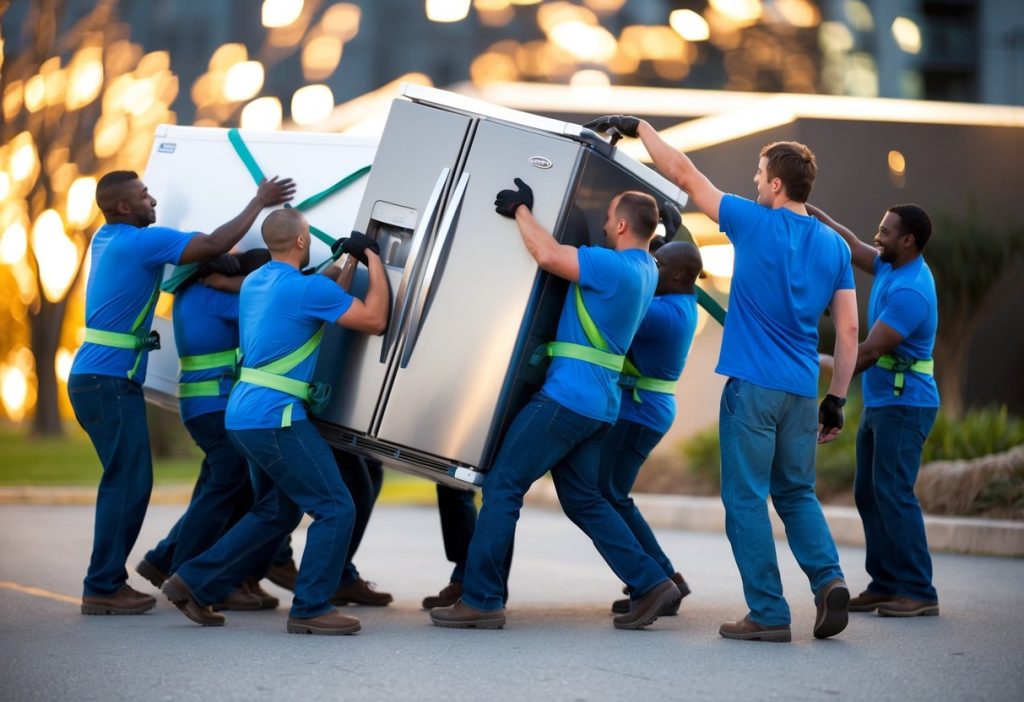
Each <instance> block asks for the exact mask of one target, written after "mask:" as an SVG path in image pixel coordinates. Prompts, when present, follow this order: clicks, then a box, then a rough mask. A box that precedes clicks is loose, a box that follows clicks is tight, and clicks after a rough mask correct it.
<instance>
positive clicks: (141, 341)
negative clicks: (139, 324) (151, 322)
mask: <svg viewBox="0 0 1024 702" xmlns="http://www.w3.org/2000/svg"><path fill="white" fill-rule="evenodd" d="M135 337H136V339H138V341H136V342H135V347H136V348H137V349H139V350H140V351H158V350H159V349H160V332H158V331H155V330H154V331H151V332H149V333H148V334H147V333H146V330H145V329H137V330H135Z"/></svg>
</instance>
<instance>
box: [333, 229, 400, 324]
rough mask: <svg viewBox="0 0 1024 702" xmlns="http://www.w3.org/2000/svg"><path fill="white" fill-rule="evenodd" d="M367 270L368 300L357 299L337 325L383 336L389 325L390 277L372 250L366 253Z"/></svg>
mask: <svg viewBox="0 0 1024 702" xmlns="http://www.w3.org/2000/svg"><path fill="white" fill-rule="evenodd" d="M366 260H367V266H366V267H367V268H368V269H369V271H370V285H369V287H368V288H367V290H366V299H365V300H360V299H359V298H356V299H354V300H352V305H351V306H350V307H349V308H348V309H347V310H346V311H345V314H343V315H341V316H340V317H338V320H337V323H338V324H339V325H341V326H343V327H345V328H346V329H352V330H353V331H358V332H363V333H364V334H374V335H376V334H382V333H383V332H384V329H386V328H387V324H388V302H389V301H390V299H391V294H390V290H389V289H388V276H387V273H385V271H384V264H383V263H381V260H380V257H379V256H378V255H377V254H376V253H374V252H373V251H372V250H370V249H368V250H367V251H366Z"/></svg>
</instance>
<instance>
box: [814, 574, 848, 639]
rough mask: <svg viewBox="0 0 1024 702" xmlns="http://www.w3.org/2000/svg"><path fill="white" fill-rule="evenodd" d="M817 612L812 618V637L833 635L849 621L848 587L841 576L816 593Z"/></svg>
mask: <svg viewBox="0 0 1024 702" xmlns="http://www.w3.org/2000/svg"><path fill="white" fill-rule="evenodd" d="M815 604H816V605H817V607H818V614H817V616H816V617H815V618H814V638H816V639H827V638H828V637H830V636H835V635H836V634H838V633H839V632H841V631H842V630H843V629H845V628H846V625H847V624H848V623H849V621H850V613H849V609H847V608H848V607H849V605H850V589H849V588H848V587H846V582H845V581H844V580H843V579H842V578H836V579H835V580H833V581H831V582H830V583H828V584H827V585H825V587H823V588H821V592H819V593H818V597H817V602H815Z"/></svg>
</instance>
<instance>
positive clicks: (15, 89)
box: [4, 80, 25, 121]
mask: <svg viewBox="0 0 1024 702" xmlns="http://www.w3.org/2000/svg"><path fill="white" fill-rule="evenodd" d="M24 97H25V92H24V88H23V87H22V83H21V81H20V80H15V81H12V82H11V83H10V84H9V85H8V86H7V87H6V88H5V89H4V119H6V120H8V121H10V120H13V119H14V116H15V115H16V114H18V110H20V109H21V106H22V104H23V100H24Z"/></svg>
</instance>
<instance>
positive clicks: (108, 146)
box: [93, 112, 128, 158]
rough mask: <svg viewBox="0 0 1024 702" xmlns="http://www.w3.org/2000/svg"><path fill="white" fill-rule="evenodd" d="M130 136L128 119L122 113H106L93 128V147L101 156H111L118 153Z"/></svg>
mask: <svg viewBox="0 0 1024 702" xmlns="http://www.w3.org/2000/svg"><path fill="white" fill-rule="evenodd" d="M127 137H128V119H127V118H126V117H125V116H124V115H123V114H120V113H117V112H110V113H106V114H104V115H103V116H102V117H100V118H99V120H98V121H97V122H96V128H95V129H94V130H93V149H94V150H95V151H96V155H97V156H98V157H99V158H109V157H111V156H113V155H114V154H116V153H117V150H118V149H120V148H121V145H122V144H124V141H125V139H126V138H127Z"/></svg>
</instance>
